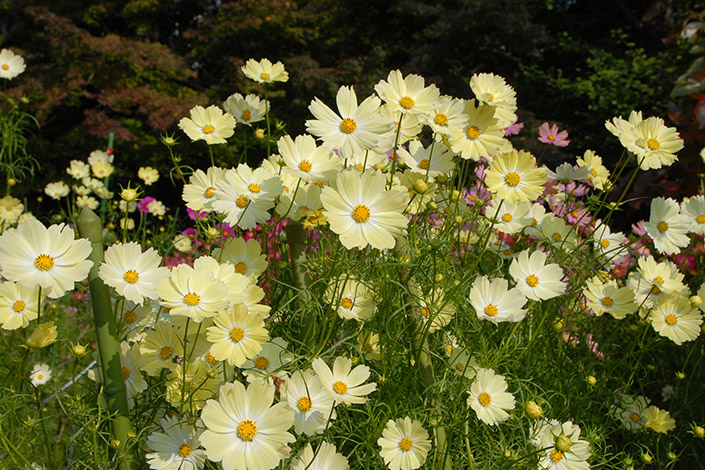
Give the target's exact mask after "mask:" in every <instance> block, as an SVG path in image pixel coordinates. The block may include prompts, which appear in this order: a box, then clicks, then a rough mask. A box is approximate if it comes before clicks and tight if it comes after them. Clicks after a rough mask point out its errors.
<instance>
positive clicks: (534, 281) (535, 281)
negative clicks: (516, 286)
mask: <svg viewBox="0 0 705 470" xmlns="http://www.w3.org/2000/svg"><path fill="white" fill-rule="evenodd" d="M526 283H527V284H528V285H529V287H536V286H538V285H539V278H538V277H536V276H534V275H533V274H529V275H528V276H526Z"/></svg>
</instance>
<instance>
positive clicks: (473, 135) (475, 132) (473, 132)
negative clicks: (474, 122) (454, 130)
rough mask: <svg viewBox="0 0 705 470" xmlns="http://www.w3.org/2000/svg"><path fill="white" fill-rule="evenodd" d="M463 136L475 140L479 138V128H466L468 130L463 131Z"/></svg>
mask: <svg viewBox="0 0 705 470" xmlns="http://www.w3.org/2000/svg"><path fill="white" fill-rule="evenodd" d="M465 134H467V136H468V139H470V140H475V139H477V138H478V137H480V128H479V127H477V126H470V127H468V130H466V131H465Z"/></svg>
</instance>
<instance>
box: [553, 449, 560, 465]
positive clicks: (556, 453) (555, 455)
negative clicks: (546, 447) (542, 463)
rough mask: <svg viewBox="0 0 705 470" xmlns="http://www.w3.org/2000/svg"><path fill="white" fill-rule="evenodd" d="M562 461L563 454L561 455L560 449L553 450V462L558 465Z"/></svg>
mask: <svg viewBox="0 0 705 470" xmlns="http://www.w3.org/2000/svg"><path fill="white" fill-rule="evenodd" d="M561 460H563V454H562V453H561V451H560V450H558V449H553V450H552V451H551V461H552V462H555V463H558V462H560V461H561Z"/></svg>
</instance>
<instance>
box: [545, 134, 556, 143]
mask: <svg viewBox="0 0 705 470" xmlns="http://www.w3.org/2000/svg"><path fill="white" fill-rule="evenodd" d="M547 139H548V140H550V141H551V142H553V141H554V140H556V136H555V135H553V134H551V135H549V136H548V137H547Z"/></svg>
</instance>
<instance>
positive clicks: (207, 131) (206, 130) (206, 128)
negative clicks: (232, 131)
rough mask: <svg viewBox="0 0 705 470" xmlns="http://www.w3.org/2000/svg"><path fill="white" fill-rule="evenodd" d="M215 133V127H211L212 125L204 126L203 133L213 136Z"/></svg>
mask: <svg viewBox="0 0 705 470" xmlns="http://www.w3.org/2000/svg"><path fill="white" fill-rule="evenodd" d="M214 132H215V127H213V126H211V125H210V124H206V125H205V126H203V133H204V134H212V133H214Z"/></svg>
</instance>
